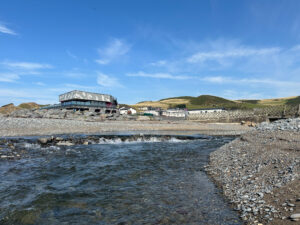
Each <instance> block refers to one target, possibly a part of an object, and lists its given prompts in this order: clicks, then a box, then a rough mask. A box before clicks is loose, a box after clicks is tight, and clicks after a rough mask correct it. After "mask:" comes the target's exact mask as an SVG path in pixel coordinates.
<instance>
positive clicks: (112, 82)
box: [97, 72, 122, 88]
mask: <svg viewBox="0 0 300 225" xmlns="http://www.w3.org/2000/svg"><path fill="white" fill-rule="evenodd" d="M97 83H98V84H99V85H100V86H103V87H108V88H111V87H122V85H121V84H120V83H119V81H118V79H117V78H115V77H112V76H108V75H106V74H104V73H100V72H98V77H97Z"/></svg>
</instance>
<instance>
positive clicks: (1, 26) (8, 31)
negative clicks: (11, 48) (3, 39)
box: [0, 23, 17, 35]
mask: <svg viewBox="0 0 300 225" xmlns="http://www.w3.org/2000/svg"><path fill="white" fill-rule="evenodd" d="M0 33H3V34H10V35H17V33H16V32H15V31H13V30H12V29H9V28H8V27H7V26H5V25H4V24H3V23H0Z"/></svg>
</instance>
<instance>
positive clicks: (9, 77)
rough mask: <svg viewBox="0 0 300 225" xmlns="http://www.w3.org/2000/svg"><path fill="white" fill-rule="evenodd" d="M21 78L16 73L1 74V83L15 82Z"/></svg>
mask: <svg viewBox="0 0 300 225" xmlns="http://www.w3.org/2000/svg"><path fill="white" fill-rule="evenodd" d="M19 78H20V77H19V75H17V74H14V73H0V82H9V83H12V82H15V81H16V80H18V79H19Z"/></svg>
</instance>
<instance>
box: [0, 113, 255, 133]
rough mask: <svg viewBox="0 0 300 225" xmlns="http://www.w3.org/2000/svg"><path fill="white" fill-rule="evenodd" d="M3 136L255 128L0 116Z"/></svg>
mask: <svg viewBox="0 0 300 225" xmlns="http://www.w3.org/2000/svg"><path fill="white" fill-rule="evenodd" d="M0 124H1V126H0V136H2V137H5V136H32V135H51V134H72V133H84V134H90V133H101V132H118V131H196V132H198V133H201V134H208V135H240V134H242V133H245V132H247V131H249V130H251V128H249V127H247V126H241V125H239V124H203V123H197V122H191V121H176V122H174V121H104V122H87V121H78V120H64V119H38V118H10V117H0Z"/></svg>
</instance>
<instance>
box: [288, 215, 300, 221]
mask: <svg viewBox="0 0 300 225" xmlns="http://www.w3.org/2000/svg"><path fill="white" fill-rule="evenodd" d="M290 219H291V220H294V221H298V220H300V213H295V214H292V215H291V216H290Z"/></svg>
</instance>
